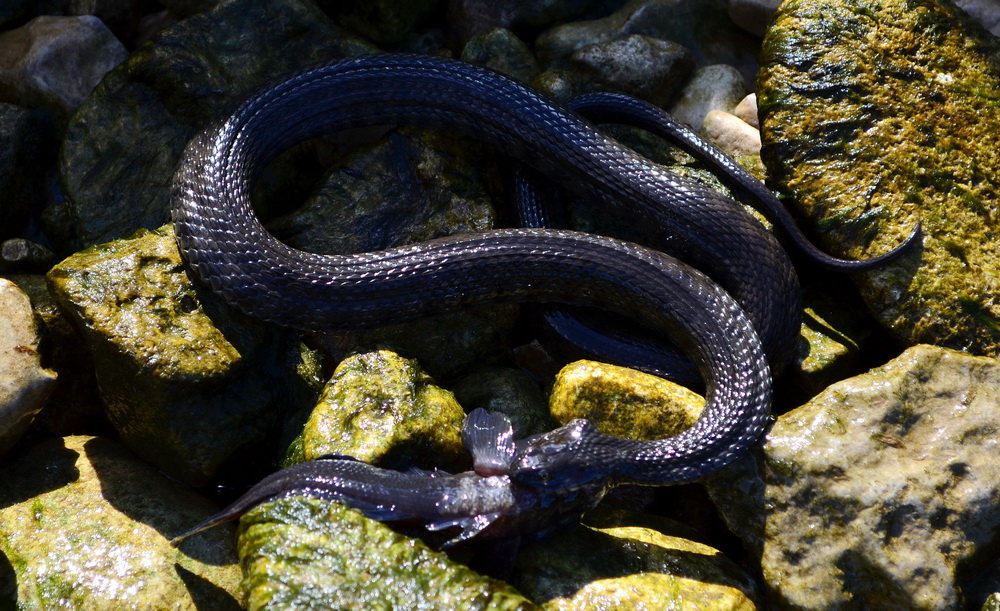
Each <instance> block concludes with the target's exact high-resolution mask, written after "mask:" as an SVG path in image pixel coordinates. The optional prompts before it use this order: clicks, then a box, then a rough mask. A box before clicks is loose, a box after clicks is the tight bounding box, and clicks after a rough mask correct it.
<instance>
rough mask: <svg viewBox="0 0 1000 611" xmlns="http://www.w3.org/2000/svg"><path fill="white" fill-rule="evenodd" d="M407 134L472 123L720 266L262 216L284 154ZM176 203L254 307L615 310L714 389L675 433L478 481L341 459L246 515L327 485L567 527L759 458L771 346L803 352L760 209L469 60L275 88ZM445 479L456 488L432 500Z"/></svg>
mask: <svg viewBox="0 0 1000 611" xmlns="http://www.w3.org/2000/svg"><path fill="white" fill-rule="evenodd" d="M397 124H421V125H430V126H438V127H444V128H448V129H455V130H458V131H461V132H463V133H465V134H467V135H469V136H472V137H475V138H478V139H480V140H482V141H484V142H486V143H488V144H491V145H493V146H494V147H496V148H497V149H498V150H501V151H503V152H504V153H506V154H508V155H510V156H512V157H514V158H516V159H519V160H521V161H523V162H526V163H528V164H531V165H532V166H533V167H534V168H536V169H538V170H540V171H541V172H542V173H543V174H544V175H545V176H546V177H551V178H552V179H554V180H557V181H559V182H560V183H561V184H563V185H565V186H566V187H567V188H569V189H572V190H574V191H576V192H578V193H581V194H583V195H586V196H587V197H592V198H596V199H598V200H600V201H602V202H605V203H607V204H608V205H611V206H615V207H616V208H617V209H621V210H622V212H623V213H626V214H630V215H635V216H637V217H642V218H646V219H656V223H657V224H658V226H659V227H660V228H661V229H660V230H659V232H660V234H661V239H660V240H659V244H660V245H661V246H662V247H663V248H665V249H669V250H670V252H671V254H672V255H674V256H677V257H682V258H684V259H685V260H689V261H692V262H695V263H696V264H697V265H698V266H699V267H700V268H701V269H703V270H704V271H705V273H702V272H700V271H698V270H696V269H694V268H692V267H691V266H689V265H688V264H686V263H683V262H681V261H680V260H679V259H677V258H674V257H673V256H669V255H667V254H664V253H663V252H660V251H657V250H651V249H649V248H645V247H642V246H639V245H636V244H632V243H629V242H625V241H621V240H617V239H613V238H609V237H603V236H597V235H591V234H585V233H579V232H573V231H566V230H554V229H501V230H494V231H488V232H483V233H478V234H472V235H461V236H451V237H446V238H441V239H437V240H432V241H429V242H424V243H420V244H415V245H409V246H403V247H398V248H392V249H389V250H384V251H379V252H369V253H362V254H352V255H336V254H315V253H308V252H303V251H300V250H296V249H293V248H291V247H289V246H287V245H285V244H283V243H282V242H280V241H278V240H277V239H276V238H274V237H273V236H272V235H271V234H270V233H268V232H267V230H266V229H264V227H263V226H262V225H261V223H260V222H259V221H258V219H257V218H256V216H255V215H254V213H253V210H252V207H251V201H250V193H251V189H252V186H253V184H254V181H255V179H256V177H257V176H258V174H259V172H260V171H261V169H262V168H263V167H264V166H265V165H266V164H267V162H268V161H269V160H271V159H272V158H273V157H274V156H275V155H276V154H277V153H279V152H280V151H282V150H284V149H286V148H287V147H288V146H290V145H292V144H295V143H297V142H300V141H302V140H305V139H308V138H311V137H315V136H318V135H322V134H326V133H330V132H333V131H337V130H343V129H347V128H354V127H360V126H372V125H397ZM730 163H731V162H730ZM171 197H172V212H173V220H174V226H175V230H176V233H177V240H178V243H179V246H180V249H181V251H182V253H183V254H184V256H185V258H186V260H187V262H188V263H189V265H190V267H191V268H192V269H193V270H194V272H195V274H196V275H197V276H198V277H199V278H200V279H201V280H202V281H203V282H205V283H207V284H209V285H210V286H211V287H212V289H213V290H214V291H215V292H217V293H219V294H220V295H222V296H223V297H224V298H225V300H226V301H228V302H229V303H230V304H232V305H234V306H236V307H237V308H239V309H240V310H242V311H244V312H246V313H247V314H250V315H252V316H255V317H258V318H261V319H264V320H268V321H271V322H274V323H277V324H280V325H283V326H287V327H293V328H297V329H305V330H329V329H344V328H358V327H370V326H378V325H385V324H389V323H394V322H399V321H404V320H409V319H413V318H418V317H421V316H426V315H429V314H433V313H439V312H443V311H448V310H455V309H459V308H464V307H467V306H469V305H472V304H481V303H495V302H512V301H519V302H520V301H532V302H543V303H555V304H568V305H573V306H589V307H597V308H601V309H603V310H606V311H611V312H615V313H617V314H620V315H623V316H626V317H628V318H630V319H632V320H635V321H639V322H641V323H642V324H643V325H644V326H645V327H647V328H649V329H652V330H654V331H655V332H657V334H658V335H659V336H662V337H665V338H667V339H669V340H670V341H672V342H673V343H674V344H675V345H676V346H678V347H679V348H680V349H681V350H682V351H683V352H684V353H685V354H686V355H687V356H688V357H689V358H690V359H691V361H692V362H693V363H694V365H695V366H696V367H697V369H698V371H699V372H700V374H701V376H702V379H703V381H704V384H705V397H706V405H705V409H704V411H703V413H702V415H701V417H700V418H699V419H698V421H697V422H696V423H695V424H694V425H693V426H692V427H691V428H689V429H688V430H686V431H684V432H682V433H680V434H678V435H676V436H673V437H669V438H666V439H661V440H656V441H635V440H628V439H622V438H618V437H613V436H609V435H605V434H602V433H600V432H598V431H597V430H596V429H595V428H594V427H593V425H591V424H590V423H589V422H587V421H584V420H577V421H573V422H571V423H569V424H567V425H565V426H563V427H560V428H559V429H556V430H554V431H552V432H550V433H546V434H543V435H540V436H536V437H534V438H531V439H529V440H525V441H524V442H522V443H520V445H519V446H517V450H516V452H510V451H507V450H504V453H503V454H502V456H499V457H496V456H495V457H494V458H496V461H495V462H497V463H498V464H499V466H500V467H499V469H498V470H497V472H496V473H476V474H471V475H469V476H468V477H469V478H471V479H469V480H468V481H466V480H462V483H459V480H454V481H452V480H448V479H447V478H445V477H443V476H442V477H430V478H416V477H413V478H410V479H407V478H408V477H409V476H406V475H404V474H396V475H391V474H386V473H384V470H379V469H377V468H375V467H372V466H370V465H364V464H363V463H358V462H357V461H352V460H349V459H347V458H344V457H335V458H331V459H327V460H322V461H313V462H312V463H305V464H303V465H297V466H296V467H292V468H291V470H286V471H285V472H279V473H278V474H275V475H274V476H272V477H270V478H268V479H267V480H265V482H262V483H261V484H260V485H259V486H258V487H255V489H254V490H251V492H250V493H248V496H247V497H245V498H244V503H243V505H240V501H237V504H236V505H239V506H242V507H244V509H242V510H245V507H248V506H250V505H252V504H253V503H251V504H250V505H247V502H246V499H247V498H249V499H251V500H253V501H254V503H256V502H260V501H261V500H265V499H266V498H273V497H275V496H280V495H281V494H283V493H288V494H290V493H293V492H296V491H299V492H301V491H303V490H309V491H310V492H311V493H313V494H314V495H318V496H324V494H325V496H326V497H328V498H336V499H339V500H346V501H347V502H349V503H351V504H355V505H358V506H359V508H361V509H362V510H365V511H366V512H367V513H369V514H370V515H372V516H373V517H379V518H380V519H398V518H401V517H403V516H409V517H417V518H419V519H421V520H424V521H426V522H427V523H428V524H429V525H434V524H437V525H438V526H441V525H442V524H444V525H452V526H460V527H462V528H463V532H471V533H472V534H469V535H468V536H470V537H471V536H473V535H475V534H476V533H478V532H481V531H484V530H488V528H487V526H489V524H493V523H495V522H498V521H499V522H503V520H505V519H508V518H509V516H511V515H513V514H518V515H522V516H526V517H523V519H521V520H520V521H517V520H514V523H515V525H514V526H511V527H510V529H512V530H511V532H513V533H520V532H524V531H531V530H535V531H539V530H544V529H546V528H547V527H548V525H549V524H550V523H552V522H560V521H562V520H563V518H560V517H558V516H563V517H565V515H570V514H572V515H576V516H578V515H579V513H581V512H582V511H583V509H585V508H586V507H589V506H592V505H593V504H595V503H596V502H597V500H599V499H600V497H601V495H602V494H603V491H604V490H605V489H607V487H609V486H612V485H618V484H624V483H633V484H646V485H664V484H671V483H678V482H687V481H692V480H696V479H700V478H702V477H704V476H706V475H708V474H710V473H712V472H714V471H716V470H717V469H719V468H720V467H722V466H724V465H726V464H728V463H729V462H731V461H732V460H734V459H735V458H736V457H738V456H739V455H741V454H742V453H743V452H744V451H745V450H747V449H748V448H749V447H751V446H752V445H753V444H755V443H756V442H757V441H758V440H759V439H760V437H761V434H762V432H763V431H764V429H765V427H766V425H767V423H768V421H769V406H770V402H771V375H770V370H769V365H768V355H770V359H771V362H772V363H780V362H783V361H784V360H786V359H787V358H788V355H789V353H790V350H791V346H792V343H793V341H794V339H795V337H796V336H797V332H798V326H799V289H798V283H797V280H796V278H795V273H794V270H793V268H792V266H791V264H790V262H789V261H788V258H787V256H786V255H785V253H784V251H783V250H782V248H781V246H780V245H779V244H778V242H777V241H776V240H775V239H774V237H773V236H772V235H771V234H770V233H768V232H767V231H765V230H764V229H763V227H762V226H761V225H760V223H759V222H757V221H756V220H755V219H754V218H753V217H752V216H751V215H750V214H749V213H747V212H745V211H744V210H742V209H741V208H740V207H739V206H737V205H735V204H734V203H733V202H732V201H731V200H729V199H728V198H726V197H723V196H721V195H719V194H718V193H716V192H714V191H712V190H710V189H708V188H706V187H704V186H702V185H700V184H699V183H697V182H694V181H692V180H687V179H683V178H681V177H678V176H676V175H674V174H672V173H670V172H667V171H665V170H663V169H662V168H660V167H659V166H656V165H655V164H653V163H651V162H650V161H648V160H646V159H645V158H644V157H642V156H640V155H638V154H636V153H634V152H633V151H631V150H630V149H628V148H627V147H624V146H622V145H620V144H618V143H616V142H615V141H613V140H611V139H609V138H607V137H606V136H604V135H603V134H601V132H599V131H597V130H596V129H595V128H593V127H592V126H591V125H590V124H588V123H587V122H586V121H584V120H583V119H581V118H580V117H579V116H578V115H576V114H575V113H573V112H571V111H568V110H566V109H563V108H561V107H560V106H558V105H556V104H554V103H553V102H551V101H549V100H548V99H546V98H544V97H543V96H541V95H539V94H537V93H535V92H533V91H531V90H530V89H528V88H526V87H524V86H523V85H521V84H519V83H517V82H515V81H513V80H511V79H508V78H506V77H504V76H502V75H500V74H498V73H495V72H493V71H490V70H487V69H484V68H480V67H476V66H472V65H469V64H465V63H462V62H458V61H454V60H447V59H441V58H430V57H419V56H406V55H375V56H365V57H360V58H354V59H348V60H342V61H337V62H334V63H330V64H326V65H322V66H319V67H315V68H311V69H309V70H306V71H304V72H301V73H299V74H297V75H295V76H292V77H290V78H288V79H286V80H284V81H282V82H280V83H277V84H275V85H272V86H270V87H268V88H266V89H264V90H263V91H261V92H259V93H258V94H256V95H255V96H253V97H251V98H250V99H248V100H247V101H246V102H244V103H243V104H242V105H241V106H239V108H238V109H237V110H236V111H235V112H234V113H233V114H232V115H231V116H229V117H228V118H227V119H225V120H224V121H221V122H219V123H218V124H215V125H213V126H211V127H209V128H208V129H206V130H204V131H203V132H201V133H200V134H198V135H197V136H196V137H195V138H194V139H193V140H192V141H191V142H190V143H189V145H188V147H187V149H186V150H185V152H184V155H183V157H182V159H181V162H180V164H179V166H178V169H177V172H176V174H175V177H174V182H173V185H172V190H171ZM647 223H648V221H647ZM706 273H707V274H708V275H707V276H706V275H705V274H706ZM709 276H710V277H711V279H710V278H709ZM716 282H718V283H719V284H721V285H722V286H723V287H725V289H726V290H728V291H729V293H731V294H732V295H733V296H732V297H730V294H729V293H727V292H726V290H723V289H722V288H720V286H719V284H716ZM744 312H746V313H744ZM758 336H759V337H760V339H758ZM611 358H613V355H611ZM501 428H502V427H501ZM487 429H488V430H489V434H487V435H485V437H481V438H480V439H479V441H473V442H470V443H467V445H468V446H469V447H470V449H471V450H473V451H474V452H475V451H476V450H477V449H481V448H482V447H484V444H485V445H486V446H490V444H491V443H492V442H490V441H489V440H490V439H493V438H494V437H496V436H498V435H499V433H497V432H496V430H495V429H496V427H492V428H491V427H487ZM483 439H485V440H486V441H483ZM494 445H495V444H494ZM505 447H506V448H508V449H509V448H511V447H513V446H505ZM449 477H454V478H458V477H460V476H449ZM496 477H500V478H504V480H503V481H504V483H502V484H501V485H500V487H501V488H503V487H504V486H506V488H505V490H506V491H507V492H509V495H508V496H507V497H504V499H503V500H497V499H496V498H493V497H491V499H492V500H490V501H489V502H487V501H485V500H483V499H480V498H478V497H477V494H485V493H482V492H481V488H477V487H476V486H486V488H490V487H491V486H493V487H494V488H495V487H496V486H495V485H494V484H489V485H487V484H483V482H486V481H487V480H489V481H492V480H491V479H490V478H496ZM425 480H426V481H425ZM431 480H433V481H431ZM317 481H321V482H325V484H323V485H320V484H318V483H317ZM469 482H473V483H471V484H470V483H469ZM428 486H429V489H431V490H433V491H436V492H427V491H426V490H425V489H427V488H428ZM449 486H450V487H449ZM324 490H325V491H326V492H325V493H324V492H323V491H324ZM407 490H409V494H410V495H411V496H410V497H408V496H407V492H406V491H407ZM441 490H445V491H446V492H441ZM463 490H464V491H465V492H464V493H463V492H461V491H463ZM477 490H480V492H476V491H477ZM420 491H422V492H420ZM418 492H419V493H418ZM279 493H281V494H279ZM420 494H424V496H420ZM456 494H457V495H458V496H459V497H462V495H463V494H464V495H465V497H463V498H464V500H465V501H466V502H467V503H466V505H464V506H461V507H457V508H456V507H453V508H451V510H450V511H451V512H452V513H448V512H447V511H445V510H444V509H443V508H442V503H443V501H442V498H444V497H449V498H451V497H455V496H456ZM435 495H438V496H435ZM441 495H444V497H442V496H441ZM519 495H520V496H519ZM484 498H485V497H484ZM365 499H367V500H365ZM378 499H381V500H378ZM434 499H436V500H434ZM517 499H520V500H517ZM528 499H530V500H528ZM568 499H572V501H569V500H568ZM480 500H482V501H483V502H482V503H480V502H479V501H480ZM408 501H412V502H408ZM483 503H485V506H484V505H483ZM491 503H492V504H491ZM557 506H559V507H557ZM554 507H557V508H554ZM404 508H405V510H404ZM581 508H582V509H581ZM242 510H241V511H242ZM567 511H568V512H569V514H566V512H567ZM554 514H555V515H556V517H553V516H554ZM220 515H229V517H231V515H235V514H226V513H225V512H223V514H220ZM483 516H489V518H488V519H487V518H483ZM216 517H218V516H216ZM211 520H212V519H210V520H209V522H211ZM463 520H472V522H471V523H470V522H463ZM477 520H478V521H477ZM470 524H471V526H470ZM510 529H507V530H505V529H503V528H501V529H499V530H500V534H497V535H496V536H505V535H504V534H505V533H506V534H507V535H509V534H510V533H508V530H510ZM463 538H467V537H463Z"/></svg>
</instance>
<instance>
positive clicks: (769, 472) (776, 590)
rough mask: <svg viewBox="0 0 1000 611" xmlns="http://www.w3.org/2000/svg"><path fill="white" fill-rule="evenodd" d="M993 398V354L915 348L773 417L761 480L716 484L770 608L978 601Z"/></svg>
mask: <svg viewBox="0 0 1000 611" xmlns="http://www.w3.org/2000/svg"><path fill="white" fill-rule="evenodd" d="M997 405H1000V362H998V361H997V360H996V359H990V358H984V357H973V356H969V355H966V354H962V353H960V352H956V351H952V350H948V349H944V348H937V347H932V346H916V347H913V348H910V349H909V350H907V351H906V352H904V353H903V354H902V355H900V356H899V357H898V358H896V359H894V360H893V361H891V362H889V363H887V364H886V365H885V366H883V367H880V368H878V369H875V370H873V371H871V372H870V373H868V374H865V375H862V376H858V377H856V378H851V379H849V380H845V381H843V382H840V383H837V384H834V385H832V386H830V387H829V388H828V389H826V390H825V391H823V392H822V393H820V394H819V395H818V396H816V397H815V398H814V399H812V400H811V401H810V402H809V403H807V404H806V405H804V406H802V407H800V408H798V409H795V410H793V411H791V412H789V413H787V414H785V415H783V416H781V417H779V418H778V420H777V422H776V424H775V425H774V427H773V428H772V429H771V431H770V433H768V436H767V441H766V443H765V445H764V448H763V454H762V458H761V459H760V460H759V461H758V464H759V465H761V469H762V474H761V475H759V476H755V475H753V474H752V473H753V471H752V469H748V470H746V471H745V472H746V473H749V474H748V475H745V476H744V477H742V478H738V479H737V480H736V482H734V481H730V480H728V479H727V480H723V481H721V482H719V483H718V485H717V487H715V488H714V489H713V490H714V493H715V496H716V497H717V498H718V499H721V502H722V509H723V513H724V514H728V518H729V520H730V523H731V525H733V526H734V532H736V533H737V534H738V535H740V536H742V537H744V538H745V540H746V542H747V544H748V545H749V546H750V547H751V548H753V549H757V550H759V551H760V552H761V556H760V557H761V564H762V569H763V574H764V578H765V580H766V582H767V584H768V586H769V588H770V598H771V600H772V602H773V603H774V605H775V606H776V607H777V608H851V607H854V606H861V607H869V608H909V609H941V608H958V607H960V606H962V604H964V603H965V602H973V601H970V600H968V598H966V596H967V595H969V594H972V593H971V592H964V590H965V589H966V587H967V586H968V584H969V582H970V577H969V574H970V571H972V572H975V571H977V570H980V569H981V568H982V567H983V566H989V565H993V564H996V563H997V561H998V558H997V557H996V553H995V551H994V550H995V549H996V544H997V541H996V533H997V526H998V522H1000V511H998V507H997V505H996V503H995V501H994V499H996V498H997V494H998V487H1000V471H998V469H997V464H996V461H995V460H994V451H993V448H994V446H995V445H996V443H997V439H996V435H995V431H996V430H997V428H998V418H1000V415H998V414H997V410H996V406H997ZM734 471H735V469H734ZM758 477H759V478H760V479H757V478H758ZM747 491H753V492H752V493H750V494H747ZM831 567H835V569H836V570H831Z"/></svg>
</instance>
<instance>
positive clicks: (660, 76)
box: [570, 34, 694, 106]
mask: <svg viewBox="0 0 1000 611" xmlns="http://www.w3.org/2000/svg"><path fill="white" fill-rule="evenodd" d="M570 63H571V65H573V66H574V67H575V68H577V69H579V70H580V71H581V72H584V73H585V74H588V75H591V76H592V77H593V78H594V80H596V81H597V83H598V84H599V85H601V86H602V87H604V88H606V89H615V90H619V91H622V92H624V93H627V94H629V95H632V96H635V97H637V98H641V99H644V100H648V101H649V102H652V103H653V104H656V105H659V106H664V105H666V104H667V103H669V102H670V100H671V99H672V98H674V97H675V95H676V94H677V92H679V91H680V89H681V85H682V83H684V81H686V80H687V78H688V76H689V75H690V74H691V70H692V69H693V68H694V60H693V59H692V58H691V52H690V51H688V50H687V49H685V48H684V47H682V46H681V45H679V44H677V43H673V42H670V41H668V40H662V39H659V38H653V37H651V36H641V35H639V34H632V35H630V36H624V37H622V38H619V39H615V40H610V41H607V42H598V43H594V44H589V45H586V46H583V47H580V48H579V49H577V50H576V51H574V52H573V54H572V55H571V56H570Z"/></svg>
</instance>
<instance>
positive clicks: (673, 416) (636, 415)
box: [549, 361, 705, 439]
mask: <svg viewBox="0 0 1000 611" xmlns="http://www.w3.org/2000/svg"><path fill="white" fill-rule="evenodd" d="M704 404H705V400H704V399H703V398H702V397H701V396H699V395H697V394H696V393H694V392H692V391H690V390H688V389H687V388H684V387H683V386H680V385H677V384H674V383H673V382H669V381H667V380H664V379H662V378H658V377H656V376H653V375H650V374H648V373H643V372H641V371H636V370H634V369H628V368H626V367H618V366H616V365H607V364H605V363H598V362H595V361H577V362H575V363H570V364H569V365H567V366H566V367H563V369H562V370H561V371H560V372H559V374H558V375H557V376H556V379H555V382H554V383H553V385H552V393H551V395H549V411H551V412H552V416H553V417H554V418H555V419H556V420H558V421H559V422H562V423H566V422H569V421H570V420H572V419H574V418H587V419H588V420H591V421H592V422H593V423H594V424H595V425H597V428H598V429H599V430H600V431H601V432H603V433H607V434H609V435H617V436H621V437H629V438H632V439H662V438H663V437H669V436H672V435H676V434H678V433H680V432H681V431H683V430H684V429H686V428H688V427H690V426H691V425H692V424H694V423H695V421H696V420H697V419H698V416H699V415H700V414H701V411H702V408H703V407H704Z"/></svg>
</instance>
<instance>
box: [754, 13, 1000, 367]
mask: <svg viewBox="0 0 1000 611" xmlns="http://www.w3.org/2000/svg"><path fill="white" fill-rule="evenodd" d="M889 57H891V58H892V60H891V61H882V60H881V59H880V58H889ZM998 57H1000V43H998V42H997V39H996V38H995V37H993V36H991V35H990V34H988V33H986V32H983V31H982V30H980V29H979V28H978V27H977V26H976V25H975V24H974V23H972V22H971V21H970V20H969V19H967V18H966V17H965V16H964V15H963V14H962V13H961V12H960V11H958V10H957V9H955V8H953V7H951V6H949V5H946V4H939V3H937V2H931V1H926V2H917V3H913V4H910V5H904V4H900V3H897V2H873V3H870V4H868V5H866V7H865V8H864V9H863V10H862V9H861V8H859V7H857V6H855V5H854V4H853V3H849V2H847V3H844V2H837V1H834V0H831V1H829V2H818V1H815V0H809V1H801V0H796V1H791V2H786V3H784V4H783V5H782V8H781V10H780V13H779V14H778V16H777V17H776V21H775V23H774V25H773V26H772V28H771V29H770V31H769V32H768V36H767V39H766V40H765V43H764V53H763V56H762V58H763V59H762V62H763V66H762V71H761V76H760V90H759V91H758V102H759V105H760V113H761V117H762V118H763V124H762V131H763V141H764V150H763V153H762V156H763V158H764V161H765V163H766V164H767V165H768V169H769V170H770V175H771V179H772V180H773V181H774V184H775V186H776V187H778V188H779V189H780V190H781V191H783V192H785V193H786V194H788V195H789V196H790V199H791V201H793V202H794V203H795V205H796V206H798V207H799V209H800V210H802V211H803V213H804V214H805V215H806V216H807V217H808V219H809V221H810V223H811V224H812V226H813V227H815V228H816V229H818V230H819V231H820V232H821V238H822V240H823V242H824V244H825V245H826V246H827V247H828V248H829V249H830V250H831V251H832V252H835V253H838V254H841V255H844V256H847V257H868V256H872V255H874V254H876V253H880V252H886V251H888V250H889V249H890V248H892V247H893V246H895V245H897V244H899V243H900V242H902V241H903V239H905V238H906V236H907V235H908V234H909V233H910V232H911V231H912V230H913V227H914V225H915V224H916V223H917V222H920V223H921V226H922V229H923V238H922V240H921V245H920V247H919V248H918V249H915V250H914V252H912V253H911V254H909V255H908V256H906V257H904V258H903V259H901V260H900V261H899V262H897V263H896V264H894V265H890V266H887V267H884V268H882V269H879V270H876V271H874V272H871V273H866V274H862V275H859V276H858V278H857V281H858V284H859V286H860V287H861V292H862V295H863V297H864V299H865V302H866V303H867V305H868V307H869V308H870V309H871V310H872V311H873V312H874V313H875V315H876V317H877V318H878V319H879V321H880V322H881V323H882V324H883V325H885V326H886V328H888V329H889V330H890V331H891V332H892V333H893V334H894V335H895V336H896V337H897V338H899V339H900V340H901V341H904V342H906V343H910V344H912V343H918V342H929V343H935V344H939V345H944V346H949V347H953V348H956V349H961V350H967V351H969V352H972V353H974V354H984V355H996V354H998V351H1000V303H998V302H997V300H996V295H997V294H998V293H1000V285H998V282H1000V268H998V265H1000V241H998V240H997V233H996V228H997V227H998V223H1000V181H998V178H997V176H998V173H997V171H996V169H997V168H1000V156H998V154H997V149H996V147H994V146H993V145H992V143H991V142H992V138H993V134H994V133H995V132H996V129H997V126H996V122H997V120H998V119H1000V115H998V113H997V112H996V100H997V98H998V95H1000V94H998V92H1000V60H998ZM817 67H821V68H817Z"/></svg>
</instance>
